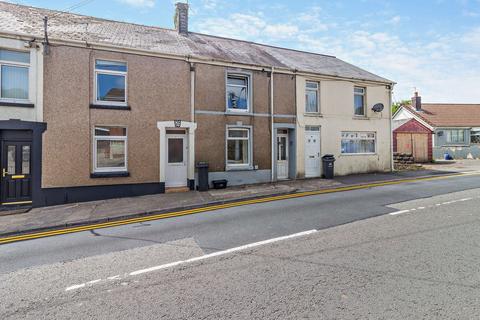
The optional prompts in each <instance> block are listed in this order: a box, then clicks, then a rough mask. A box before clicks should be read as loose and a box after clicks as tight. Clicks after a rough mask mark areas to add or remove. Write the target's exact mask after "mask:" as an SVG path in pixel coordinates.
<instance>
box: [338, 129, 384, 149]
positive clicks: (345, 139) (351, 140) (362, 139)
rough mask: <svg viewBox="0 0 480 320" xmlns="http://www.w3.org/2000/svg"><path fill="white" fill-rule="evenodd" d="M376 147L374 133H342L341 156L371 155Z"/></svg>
mask: <svg viewBox="0 0 480 320" xmlns="http://www.w3.org/2000/svg"><path fill="white" fill-rule="evenodd" d="M376 145H377V143H376V134H375V132H342V153H343V154H373V153H375V152H376Z"/></svg>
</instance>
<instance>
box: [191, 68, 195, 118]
mask: <svg viewBox="0 0 480 320" xmlns="http://www.w3.org/2000/svg"><path fill="white" fill-rule="evenodd" d="M190 112H191V115H190V121H192V122H195V66H194V64H193V63H191V62H190Z"/></svg>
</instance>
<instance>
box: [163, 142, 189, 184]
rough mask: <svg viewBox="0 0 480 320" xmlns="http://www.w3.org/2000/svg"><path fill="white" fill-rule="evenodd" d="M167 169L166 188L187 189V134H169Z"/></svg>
mask: <svg viewBox="0 0 480 320" xmlns="http://www.w3.org/2000/svg"><path fill="white" fill-rule="evenodd" d="M166 138H167V145H166V148H167V150H166V153H167V168H166V181H165V186H166V187H167V188H168V187H186V186H187V174H188V157H187V155H188V153H187V147H188V146H187V141H188V140H187V135H186V134H167V136H166Z"/></svg>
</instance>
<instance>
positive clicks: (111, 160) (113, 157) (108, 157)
mask: <svg viewBox="0 0 480 320" xmlns="http://www.w3.org/2000/svg"><path fill="white" fill-rule="evenodd" d="M93 144H94V145H93V153H94V161H93V167H94V172H126V171H127V129H126V128H123V127H106V126H105V127H104V126H102V127H95V135H94V143H93Z"/></svg>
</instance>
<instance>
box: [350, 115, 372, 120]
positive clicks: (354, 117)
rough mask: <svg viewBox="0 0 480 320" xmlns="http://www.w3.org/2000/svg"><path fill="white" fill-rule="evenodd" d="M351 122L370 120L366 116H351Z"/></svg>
mask: <svg viewBox="0 0 480 320" xmlns="http://www.w3.org/2000/svg"><path fill="white" fill-rule="evenodd" d="M353 120H370V118H369V117H367V116H353Z"/></svg>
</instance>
